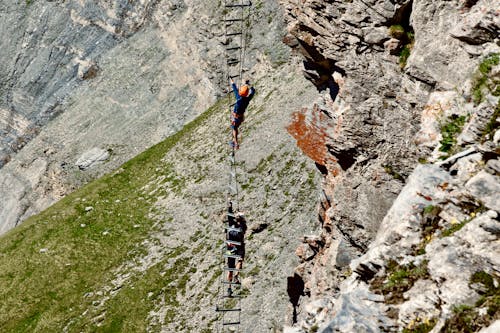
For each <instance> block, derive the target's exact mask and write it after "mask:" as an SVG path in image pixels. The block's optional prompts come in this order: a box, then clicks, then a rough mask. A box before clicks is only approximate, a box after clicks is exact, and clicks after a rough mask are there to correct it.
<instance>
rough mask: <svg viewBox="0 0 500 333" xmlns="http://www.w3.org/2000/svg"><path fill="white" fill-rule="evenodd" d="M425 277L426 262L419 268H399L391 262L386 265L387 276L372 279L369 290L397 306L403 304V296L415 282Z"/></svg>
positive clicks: (408, 266) (426, 273)
mask: <svg viewBox="0 0 500 333" xmlns="http://www.w3.org/2000/svg"><path fill="white" fill-rule="evenodd" d="M427 277H429V272H428V271H427V261H423V262H422V263H421V264H420V265H419V266H415V265H413V264H409V265H404V266H400V265H399V264H398V263H397V262H395V261H393V260H392V261H390V262H389V263H388V264H387V275H386V276H383V277H377V278H375V279H373V281H372V282H371V289H372V291H374V292H375V293H378V294H382V295H384V297H385V300H386V302H387V303H390V304H397V303H401V302H403V300H404V299H403V294H404V293H405V292H407V291H408V290H410V289H411V287H413V285H414V284H415V282H416V281H417V280H421V279H425V278H427Z"/></svg>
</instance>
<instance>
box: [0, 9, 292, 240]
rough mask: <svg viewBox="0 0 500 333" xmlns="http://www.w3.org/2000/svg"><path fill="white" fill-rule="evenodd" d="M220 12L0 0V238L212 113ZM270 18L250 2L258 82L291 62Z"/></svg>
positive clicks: (219, 59)
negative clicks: (266, 67) (269, 67)
mask: <svg viewBox="0 0 500 333" xmlns="http://www.w3.org/2000/svg"><path fill="white" fill-rule="evenodd" d="M222 12H223V8H222V7H221V4H220V3H219V2H217V1H216V2H206V1H199V0H185V1H180V0H171V1H155V0H146V1H126V0H113V1H104V2H103V1H84V2H82V1H78V0H70V1H50V2H47V1H26V2H24V1H14V0H8V1H2V3H1V4H0V15H1V20H0V32H2V36H8V38H7V37H6V38H2V39H1V41H0V43H2V44H1V45H0V46H1V47H0V57H1V58H2V59H4V60H5V61H2V64H0V73H1V79H0V142H1V148H0V160H2V161H3V162H0V168H1V169H0V197H1V198H2V199H3V204H2V205H1V206H0V233H1V232H5V231H6V230H9V229H10V228H12V227H13V226H15V225H17V224H19V223H20V222H21V221H22V220H23V219H25V218H26V217H28V216H30V215H32V214H34V213H36V212H39V211H40V210H42V209H44V208H46V207H48V206H49V205H50V204H52V203H54V202H56V201H57V200H59V199H61V198H62V197H64V196H65V195H66V194H68V193H70V192H72V191H73V190H74V189H75V188H79V187H80V186H81V185H82V184H85V183H87V182H88V181H90V180H92V179H94V178H96V177H98V176H99V175H102V174H103V173H105V172H109V171H110V170H113V169H114V168H116V167H117V166H119V165H120V164H122V163H124V162H125V161H127V160H128V159H130V158H131V157H133V156H135V155H136V154H138V153H139V152H141V151H143V150H144V149H146V148H148V147H150V146H151V145H153V144H155V143H158V142H159V141H161V140H163V139H165V138H166V137H167V136H169V135H171V134H173V133H175V132H176V131H177V130H179V129H180V128H181V127H182V126H183V125H184V124H185V123H186V122H188V121H190V120H192V119H194V117H196V116H197V115H199V114H200V113H201V112H203V111H204V110H205V109H206V108H207V107H208V106H210V105H211V104H213V103H214V102H215V100H216V99H217V98H218V97H220V92H221V90H222V87H223V86H222V84H221V83H222V78H223V75H222V72H223V70H224V66H223V64H224V57H223V54H224V46H223V44H222V40H223V38H222V31H223V25H221V23H220V20H221V15H222ZM276 13H279V10H278V4H277V3H276V1H266V2H265V3H264V2H262V1H257V2H256V3H255V7H254V11H253V13H252V18H251V20H252V21H251V22H252V23H251V26H250V28H249V36H251V38H250V39H249V44H248V48H247V61H246V63H245V66H246V67H247V72H246V73H247V74H248V75H249V77H250V78H251V79H253V80H256V79H258V78H259V77H264V75H265V73H263V72H260V74H259V72H258V68H257V67H256V66H257V65H258V64H260V63H263V64H275V65H277V64H282V63H284V62H286V61H287V59H288V57H289V53H290V52H289V51H288V49H287V47H286V46H285V45H282V44H281V42H280V41H281V38H282V35H283V33H284V32H283V30H284V26H283V22H282V20H273V16H274V15H276ZM224 83H225V82H224ZM7 161H10V162H9V163H7V164H5V162H7ZM4 164H5V165H4ZM2 166H3V167H2Z"/></svg>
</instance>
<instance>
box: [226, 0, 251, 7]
mask: <svg viewBox="0 0 500 333" xmlns="http://www.w3.org/2000/svg"><path fill="white" fill-rule="evenodd" d="M251 5H252V2H251V1H249V2H248V3H240V4H234V5H226V7H250V6H251Z"/></svg>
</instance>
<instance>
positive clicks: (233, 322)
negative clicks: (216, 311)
mask: <svg viewBox="0 0 500 333" xmlns="http://www.w3.org/2000/svg"><path fill="white" fill-rule="evenodd" d="M239 324H240V322H239V321H228V322H226V323H222V325H224V326H228V325H239Z"/></svg>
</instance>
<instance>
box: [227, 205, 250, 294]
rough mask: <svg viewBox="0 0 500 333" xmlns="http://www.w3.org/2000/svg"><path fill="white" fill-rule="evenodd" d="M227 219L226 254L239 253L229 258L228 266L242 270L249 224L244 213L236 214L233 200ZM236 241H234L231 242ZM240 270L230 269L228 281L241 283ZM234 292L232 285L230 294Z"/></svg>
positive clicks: (229, 290) (229, 206) (229, 289)
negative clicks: (235, 256) (233, 270)
mask: <svg viewBox="0 0 500 333" xmlns="http://www.w3.org/2000/svg"><path fill="white" fill-rule="evenodd" d="M227 221H228V226H229V229H228V231H227V233H226V240H227V243H226V244H227V246H226V254H228V255H237V256H239V258H231V257H229V258H227V267H228V268H236V269H238V270H240V269H241V268H242V267H243V259H244V258H245V240H244V235H245V232H246V230H247V225H246V221H245V217H244V215H243V213H241V212H238V213H236V214H234V212H233V207H232V203H231V201H229V204H228V214H227ZM231 241H234V243H231ZM238 275H239V272H238V271H236V272H234V274H233V272H232V271H228V272H227V281H228V282H232V283H240V281H239V278H238ZM231 294H232V289H231V287H229V288H228V295H231Z"/></svg>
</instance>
